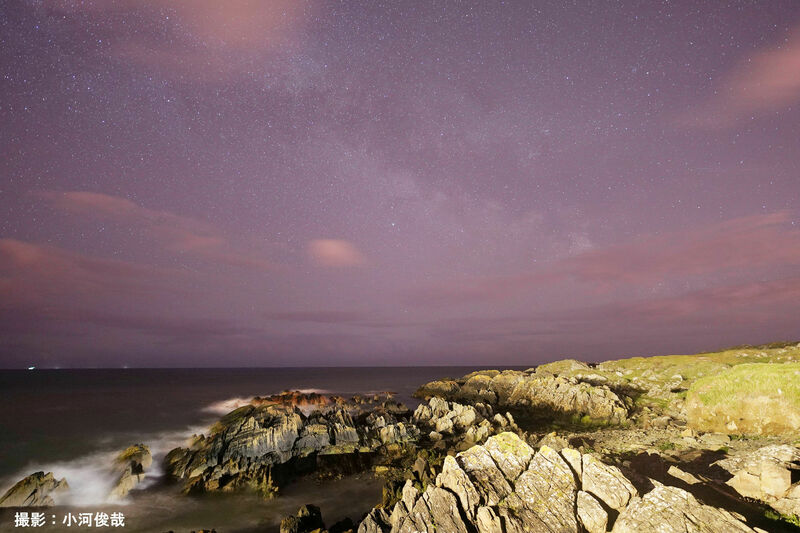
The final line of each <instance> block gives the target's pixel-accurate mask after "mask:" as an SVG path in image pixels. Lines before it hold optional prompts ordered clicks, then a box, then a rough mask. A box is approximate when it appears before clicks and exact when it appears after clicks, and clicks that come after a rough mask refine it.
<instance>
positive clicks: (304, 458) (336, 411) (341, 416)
mask: <svg viewBox="0 0 800 533" xmlns="http://www.w3.org/2000/svg"><path fill="white" fill-rule="evenodd" d="M381 400H383V401H381ZM409 416H410V413H409V412H408V410H407V409H405V408H403V407H401V406H399V405H398V404H397V403H396V402H394V401H392V400H387V399H385V398H383V399H382V398H377V399H376V400H375V401H371V400H370V401H363V399H361V400H359V401H351V402H349V403H342V402H334V403H331V407H330V408H329V409H327V410H325V411H320V410H318V411H314V412H313V413H311V414H309V415H308V416H306V415H304V414H303V413H302V412H301V411H300V410H299V409H298V408H297V407H293V406H291V404H288V403H287V402H279V401H270V402H267V403H264V402H256V405H247V406H243V407H240V408H239V409H236V410H235V411H233V412H231V413H229V414H228V415H226V416H225V417H223V418H222V419H221V420H220V421H219V422H218V423H217V424H216V425H215V426H214V427H212V428H211V431H210V433H209V435H208V436H200V437H197V438H195V439H194V441H193V442H192V443H191V445H190V446H189V447H188V448H177V449H175V450H172V451H171V452H169V454H167V457H166V461H165V463H166V469H167V472H168V473H169V474H171V475H172V476H174V477H175V478H178V479H181V480H183V481H184V483H185V489H186V491H187V492H203V491H216V490H226V491H227V490H235V489H239V488H246V487H249V488H253V489H256V490H259V491H261V492H262V493H264V494H265V495H270V494H273V493H274V492H275V491H276V490H277V488H278V486H279V485H280V484H281V483H282V482H283V481H285V480H287V479H288V478H290V477H291V475H292V473H293V470H295V469H306V470H307V469H309V468H313V466H309V465H310V463H314V462H315V461H316V462H319V461H320V460H321V458H324V457H325V456H341V455H355V456H359V454H361V455H367V456H368V455H369V454H370V453H373V452H375V451H376V450H378V449H380V448H383V447H392V446H403V445H405V444H407V443H410V442H413V441H415V440H416V438H417V430H416V428H415V426H413V425H412V424H409V420H408V419H409Z"/></svg>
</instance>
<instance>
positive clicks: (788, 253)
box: [406, 211, 800, 307]
mask: <svg viewBox="0 0 800 533" xmlns="http://www.w3.org/2000/svg"><path fill="white" fill-rule="evenodd" d="M792 220H793V218H792V216H791V214H790V213H789V212H787V211H781V212H776V213H769V214H764V215H755V216H749V217H741V218H735V219H731V220H728V221H724V222H720V223H716V224H710V225H707V226H705V227H700V228H697V229H693V230H688V231H681V232H672V233H666V234H661V235H652V234H651V235H645V236H643V237H641V238H639V239H637V240H634V241H631V242H627V243H623V244H619V245H615V246H607V247H597V248H593V249H590V250H588V251H585V252H582V253H578V254H576V255H573V256H569V257H566V258H564V259H560V260H556V261H553V262H551V263H549V264H545V265H542V266H541V267H539V268H537V269H534V270H531V271H528V272H522V273H519V274H516V275H510V276H489V277H480V278H462V279H449V280H448V279H445V280H440V281H439V282H437V283H435V284H433V285H427V286H423V287H417V288H414V289H412V290H410V291H407V292H406V301H407V302H409V303H411V304H415V305H420V306H427V307H432V306H433V307H435V306H449V305H462V304H466V303H471V302H479V303H486V302H489V301H495V300H503V299H508V298H512V297H514V296H516V295H519V294H521V293H523V292H526V291H532V290H542V289H546V288H554V287H560V288H563V287H564V286H565V284H567V283H568V282H580V283H581V284H583V285H581V286H575V285H573V288H577V289H580V290H582V291H583V292H582V294H583V296H584V297H585V298H588V297H590V296H592V295H593V294H597V293H613V292H615V291H624V290H635V289H640V288H651V287H653V286H657V285H659V284H667V285H669V284H671V283H672V284H674V283H686V282H689V281H696V282H701V283H705V284H708V283H715V282H717V283H718V282H720V281H723V280H724V279H725V278H726V277H737V276H739V277H741V276H744V277H749V278H753V277H756V276H769V277H772V278H774V277H775V275H776V272H779V271H780V270H782V269H787V268H796V267H798V266H800V228H798V227H796V226H794V225H793V224H792Z"/></svg>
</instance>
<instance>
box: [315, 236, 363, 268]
mask: <svg viewBox="0 0 800 533" xmlns="http://www.w3.org/2000/svg"><path fill="white" fill-rule="evenodd" d="M308 255H309V257H310V258H311V260H312V261H313V262H314V263H316V264H317V265H319V266H324V267H358V266H364V265H365V264H366V263H367V258H366V257H365V256H364V254H363V253H361V251H360V250H359V249H358V248H357V247H356V245H355V244H353V243H352V242H350V241H346V240H343V239H315V240H312V241H311V242H309V243H308Z"/></svg>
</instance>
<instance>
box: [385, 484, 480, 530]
mask: <svg viewBox="0 0 800 533" xmlns="http://www.w3.org/2000/svg"><path fill="white" fill-rule="evenodd" d="M396 530H397V533H417V532H419V531H447V532H452V533H468V532H469V529H468V528H467V526H466V524H465V523H464V520H463V519H462V518H461V513H460V512H459V507H458V502H457V500H456V497H455V495H453V493H452V492H450V491H448V490H445V489H443V488H440V487H436V486H429V487H428V488H427V489H426V490H425V492H424V493H423V495H422V497H421V498H419V499H417V501H416V503H415V504H414V507H413V509H412V510H411V512H410V513H408V515H406V516H405V517H404V518H403V519H402V520H400V522H399V524H398V525H397V528H396ZM392 531H395V528H392Z"/></svg>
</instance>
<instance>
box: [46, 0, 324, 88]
mask: <svg viewBox="0 0 800 533" xmlns="http://www.w3.org/2000/svg"><path fill="white" fill-rule="evenodd" d="M46 9H48V10H55V11H57V12H59V13H67V14H70V15H80V16H85V17H89V18H91V19H92V21H93V22H94V24H95V26H97V27H98V28H101V29H102V28H103V27H104V26H106V25H108V27H109V28H111V27H112V26H111V25H112V24H113V23H114V21H116V20H118V19H120V18H121V17H123V16H125V15H126V14H132V13H133V14H135V15H136V16H138V17H141V18H143V19H145V20H150V21H151V24H150V25H149V27H150V28H152V30H151V31H150V32H143V31H126V26H125V25H124V24H121V25H120V24H114V25H113V27H114V28H115V29H116V32H115V35H114V38H113V39H112V40H111V42H112V45H111V48H110V49H109V53H110V54H111V55H112V56H113V57H115V58H118V59H121V60H125V61H132V62H135V63H138V64H142V65H145V66H147V67H150V68H154V67H155V68H160V69H162V71H163V72H164V73H165V74H170V73H174V74H179V75H180V76H182V77H183V76H190V77H192V78H195V79H208V80H219V79H224V78H226V77H228V76H231V75H234V74H239V73H244V72H248V71H252V70H253V69H254V68H257V67H258V65H259V63H263V61H264V59H265V58H268V57H270V56H271V55H273V54H275V53H277V52H279V51H280V49H281V47H284V46H291V45H296V43H297V41H298V39H297V36H298V35H300V34H301V33H302V32H303V30H304V28H305V26H306V24H307V22H308V21H309V20H310V17H311V5H310V4H308V3H306V2H301V1H295V0H269V1H267V2H264V1H261V0H226V1H225V2H219V1H217V0H120V1H106V0H88V1H81V2H76V1H72V0H59V1H57V2H48V3H47V5H46ZM159 30H160V31H159Z"/></svg>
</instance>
